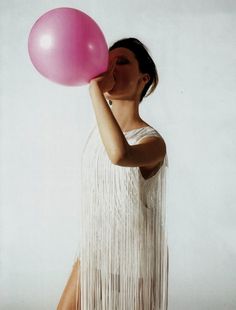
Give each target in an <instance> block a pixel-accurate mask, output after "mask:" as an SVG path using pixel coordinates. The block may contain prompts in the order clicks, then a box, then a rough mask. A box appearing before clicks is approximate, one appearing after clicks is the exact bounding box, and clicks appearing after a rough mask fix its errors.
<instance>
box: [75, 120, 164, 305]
mask: <svg viewBox="0 0 236 310" xmlns="http://www.w3.org/2000/svg"><path fill="white" fill-rule="evenodd" d="M123 134H124V135H125V137H126V140H127V142H128V143H129V144H130V145H134V144H137V143H138V142H140V141H141V139H142V138H144V137H147V136H161V135H160V134H159V133H158V132H157V131H156V130H155V129H154V128H152V127H150V126H147V127H143V128H139V129H134V130H130V131H127V132H123ZM166 167H168V159H167V155H165V158H164V161H163V164H162V165H161V167H160V168H159V170H158V171H157V173H156V174H154V175H153V176H152V177H150V178H148V179H145V178H144V177H143V176H142V174H141V171H140V169H139V167H122V166H118V165H115V164H112V162H111V161H110V159H109V157H108V155H107V153H106V150H105V147H104V145H103V142H102V139H101V137H100V133H99V129H98V127H97V124H96V125H95V126H94V127H93V129H92V130H91V132H90V134H89V136H88V139H87V141H86V144H85V147H84V149H83V152H82V161H81V205H80V208H79V243H78V248H79V251H78V250H77V252H76V256H75V258H76V259H79V260H80V267H79V270H78V272H77V294H76V299H78V283H79V286H80V303H81V305H80V307H81V310H166V309H167V307H168V273H169V255H168V252H169V251H168V242H167V240H168V233H167V229H166V208H165V194H166ZM76 304H77V303H76ZM79 310H80V309H79Z"/></svg>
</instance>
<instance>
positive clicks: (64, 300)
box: [57, 259, 80, 310]
mask: <svg viewBox="0 0 236 310" xmlns="http://www.w3.org/2000/svg"><path fill="white" fill-rule="evenodd" d="M79 267H80V261H79V260H78V259H77V261H76V262H75V263H74V265H73V270H72V272H71V274H70V277H69V280H68V282H67V284H66V286H65V288H64V291H63V294H62V296H61V299H60V301H59V304H58V306H57V310H80V283H78V292H79V294H78V303H77V307H76V285H77V269H78V268H79Z"/></svg>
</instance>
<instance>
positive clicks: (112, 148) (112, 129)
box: [89, 79, 129, 164]
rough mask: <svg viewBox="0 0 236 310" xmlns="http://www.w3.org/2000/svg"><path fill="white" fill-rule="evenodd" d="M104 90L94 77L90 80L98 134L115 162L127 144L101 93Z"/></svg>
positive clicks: (121, 156)
mask: <svg viewBox="0 0 236 310" xmlns="http://www.w3.org/2000/svg"><path fill="white" fill-rule="evenodd" d="M105 91H106V90H105ZM105 91H104V89H103V90H101V88H100V87H99V82H98V81H97V80H96V79H95V80H92V81H91V82H90V87H89V92H90V96H91V99H92V103H93V108H94V111H95V116H96V120H97V124H98V129H99V132H100V136H101V139H102V141H103V144H104V146H105V149H106V151H107V154H108V157H109V158H110V160H111V161H112V163H114V164H117V163H118V162H119V161H120V159H121V158H123V157H124V154H126V152H127V149H128V147H129V144H128V142H127V140H126V139H125V136H124V134H123V132H122V130H121V129H120V126H119V124H118V122H117V121H116V119H115V117H114V115H113V113H112V111H111V109H110V107H109V106H108V103H107V101H106V99H105V97H104V95H103V92H105Z"/></svg>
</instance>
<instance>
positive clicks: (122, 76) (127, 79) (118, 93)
mask: <svg viewBox="0 0 236 310" xmlns="http://www.w3.org/2000/svg"><path fill="white" fill-rule="evenodd" d="M114 59H116V65H115V69H114V71H113V73H114V78H115V85H114V87H113V88H112V90H110V91H109V92H106V93H105V94H104V95H105V97H106V99H108V100H112V99H120V100H122V99H123V100H125V99H135V98H136V97H137V96H138V98H139V97H140V94H141V92H142V90H143V87H144V86H145V84H146V83H147V81H148V78H147V76H148V75H147V74H143V73H141V72H140V71H139V64H138V61H137V59H136V57H135V55H134V53H133V52H132V51H131V50H129V49H127V48H123V47H118V48H115V49H114V50H112V51H110V52H109V63H111V61H112V60H114ZM145 76H146V77H145Z"/></svg>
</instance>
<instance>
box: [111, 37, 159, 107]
mask: <svg viewBox="0 0 236 310" xmlns="http://www.w3.org/2000/svg"><path fill="white" fill-rule="evenodd" d="M118 47H124V48H127V49H129V50H130V51H132V52H133V53H134V55H135V57H136V59H137V61H138V63H139V70H140V71H141V72H142V73H148V74H149V76H150V80H149V81H148V82H147V84H146V85H145V87H144V88H143V91H142V93H141V96H140V102H141V101H142V100H143V97H147V96H149V95H150V94H151V93H152V92H153V91H154V90H155V88H156V87H157V84H158V82H159V78H158V73H157V69H156V65H155V63H154V61H153V60H152V58H151V56H150V55H149V51H148V48H147V47H146V46H145V45H144V44H143V43H142V42H140V41H139V40H138V39H136V38H124V39H121V40H118V41H116V42H115V43H113V44H112V45H111V46H110V48H109V51H111V50H113V49H115V48H118ZM149 88H150V90H149ZM148 90H149V92H148V93H147V91H148ZM146 93H147V95H146ZM109 103H110V104H112V103H111V101H110V100H109Z"/></svg>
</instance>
